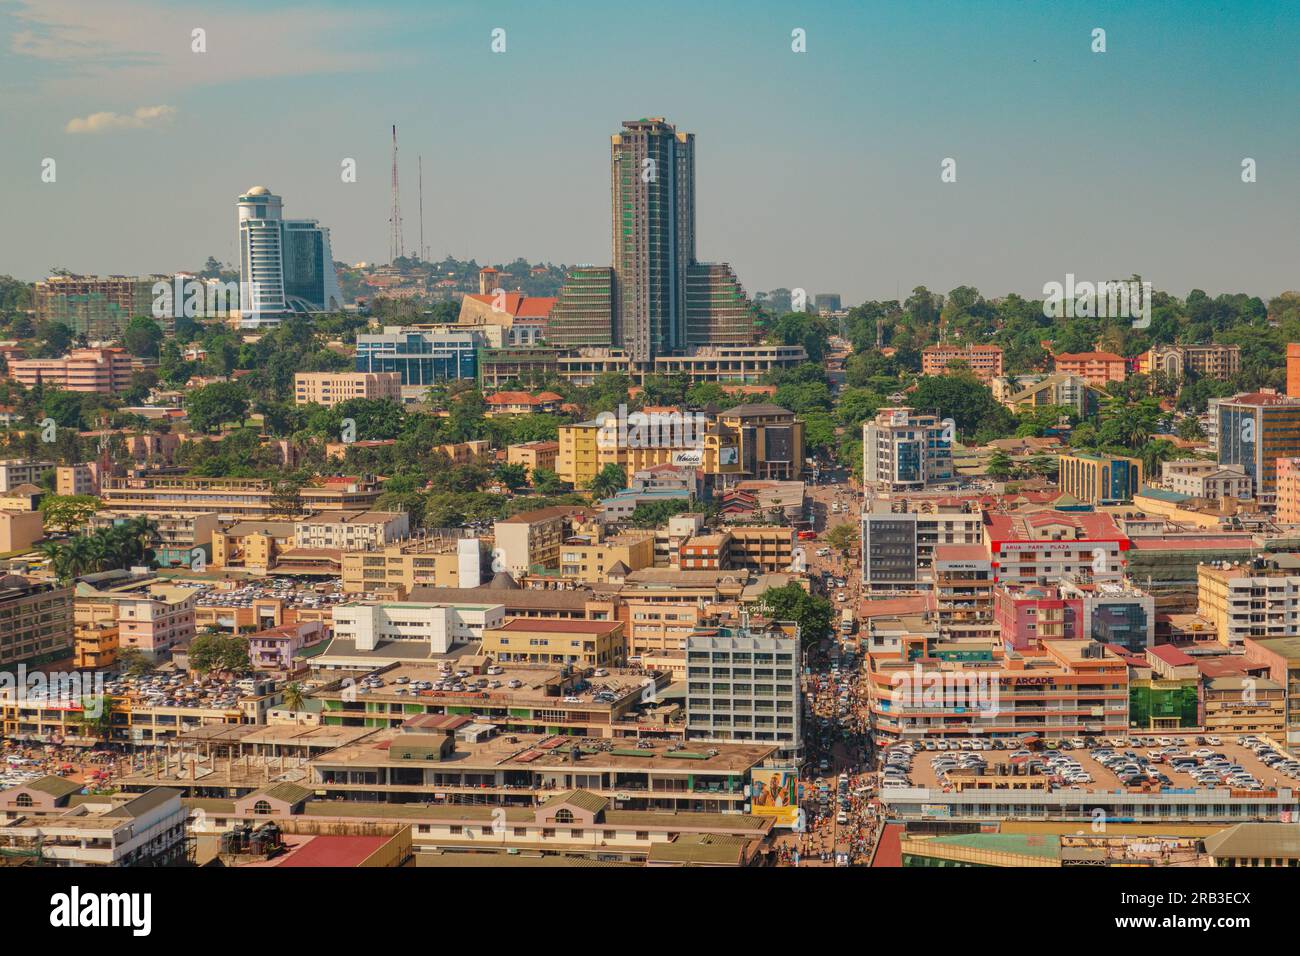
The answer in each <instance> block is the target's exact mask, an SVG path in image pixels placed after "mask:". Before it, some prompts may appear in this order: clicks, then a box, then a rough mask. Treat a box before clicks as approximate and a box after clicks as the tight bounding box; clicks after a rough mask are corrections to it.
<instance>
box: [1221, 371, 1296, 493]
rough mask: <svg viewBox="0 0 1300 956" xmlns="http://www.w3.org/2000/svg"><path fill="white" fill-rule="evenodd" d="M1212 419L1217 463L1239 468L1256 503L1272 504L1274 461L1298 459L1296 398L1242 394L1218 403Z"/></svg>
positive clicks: (1274, 484)
mask: <svg viewBox="0 0 1300 956" xmlns="http://www.w3.org/2000/svg"><path fill="white" fill-rule="evenodd" d="M1215 417H1216V425H1217V427H1216V429H1215V432H1216V434H1217V436H1218V451H1219V464H1221V465H1240V466H1242V468H1243V469H1245V472H1246V474H1247V475H1249V476H1250V477H1251V478H1252V479H1254V482H1255V494H1256V496H1257V497H1258V498H1259V500H1260V502H1261V503H1264V504H1272V503H1273V501H1274V499H1275V496H1276V494H1277V462H1278V459H1279V458H1295V457H1297V456H1300V398H1291V397H1289V396H1287V395H1278V394H1277V393H1276V392H1272V391H1268V392H1246V393H1243V394H1241V395H1234V396H1233V397H1232V398H1225V399H1222V400H1221V401H1219V403H1218V405H1217V406H1216V408H1215Z"/></svg>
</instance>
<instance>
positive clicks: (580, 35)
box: [0, 0, 1300, 304]
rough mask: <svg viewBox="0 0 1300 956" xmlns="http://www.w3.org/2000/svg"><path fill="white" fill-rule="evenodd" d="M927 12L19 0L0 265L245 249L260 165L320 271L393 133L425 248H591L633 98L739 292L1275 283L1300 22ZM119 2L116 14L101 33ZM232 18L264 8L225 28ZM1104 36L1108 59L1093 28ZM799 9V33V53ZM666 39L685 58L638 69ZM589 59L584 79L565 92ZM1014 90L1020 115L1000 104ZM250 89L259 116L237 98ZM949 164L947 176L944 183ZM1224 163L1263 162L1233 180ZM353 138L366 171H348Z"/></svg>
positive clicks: (180, 264)
mask: <svg viewBox="0 0 1300 956" xmlns="http://www.w3.org/2000/svg"><path fill="white" fill-rule="evenodd" d="M918 7H919V9H918V10H917V11H915V12H912V11H907V12H903V11H900V10H895V9H890V8H877V7H869V8H862V9H859V8H857V7H855V6H852V5H848V4H826V5H824V6H822V7H820V8H818V9H817V10H813V11H799V12H797V13H795V12H789V13H785V12H782V11H781V9H780V8H778V7H776V6H775V5H767V4H761V5H757V6H754V7H743V8H742V7H740V6H739V5H735V4H724V5H721V6H719V7H718V8H716V9H714V10H710V11H706V12H704V13H699V12H698V11H694V12H692V19H691V21H690V22H691V29H689V30H681V31H675V30H673V28H672V24H673V22H674V16H675V15H680V16H685V15H686V13H687V10H686V8H685V7H684V6H677V5H673V4H669V5H668V7H667V8H666V9H665V15H664V16H663V17H656V18H654V22H641V20H640V19H637V20H635V29H636V30H637V31H638V41H637V42H636V43H635V44H626V45H625V46H623V47H621V46H620V44H619V43H618V42H616V41H617V39H618V38H619V37H621V36H626V35H627V34H626V30H628V29H630V28H632V25H633V20H632V19H629V18H630V16H631V15H630V14H628V13H625V12H622V11H609V10H602V9H600V8H597V7H594V6H592V5H587V4H569V5H566V6H564V7H560V8H550V9H548V10H547V11H540V10H530V9H528V8H527V7H526V6H522V5H511V4H502V5H497V6H494V7H493V8H492V10H491V11H490V12H485V11H478V10H475V9H473V8H472V7H462V6H456V5H448V6H445V7H440V8H439V9H438V10H437V11H434V12H430V11H427V10H424V9H423V8H420V7H417V6H413V5H407V4H390V5H387V6H386V7H385V8H384V9H382V10H379V11H365V12H360V13H349V12H347V11H346V10H345V9H343V7H342V6H341V5H338V4H325V5H322V6H321V8H319V9H317V10H315V11H314V12H313V15H312V16H311V17H310V18H308V19H305V20H304V19H302V18H296V17H295V16H294V11H293V9H292V8H274V9H271V10H267V9H265V8H257V9H254V8H252V7H251V6H245V5H238V4H237V5H233V6H232V7H223V9H222V11H220V12H215V13H214V12H212V11H210V10H208V9H206V8H203V7H202V6H199V5H192V4H191V5H184V4H182V5H175V4H172V5H167V6H166V7H165V8H163V7H161V6H159V5H155V4H151V3H146V2H132V3H122V4H107V3H100V4H96V5H87V4H83V3H79V2H76V0H63V2H59V3H36V2H27V0H9V2H6V3H4V4H0V44H2V45H3V46H4V47H6V48H7V49H8V50H9V51H10V52H11V53H12V54H13V55H12V56H10V57H7V58H6V62H5V63H4V64H0V79H3V80H4V81H5V82H4V83H3V85H2V87H3V89H4V92H3V93H0V102H3V103H4V104H5V110H6V113H7V114H8V115H9V116H10V117H11V121H10V125H11V126H12V128H13V131H14V133H15V134H16V136H17V140H16V141H19V142H21V143H23V146H22V147H21V148H20V149H16V150H12V151H9V153H8V155H6V157H5V158H4V160H3V163H4V167H5V168H4V172H5V175H4V177H3V179H2V180H0V182H2V183H3V185H0V202H3V203H4V205H5V208H6V209H8V210H10V211H11V214H12V215H14V216H16V217H17V218H20V219H22V218H27V219H30V220H32V221H39V222H42V223H44V224H45V227H46V228H45V229H43V230H41V231H40V232H39V233H37V234H36V235H35V236H34V237H33V236H31V235H28V236H25V237H23V238H22V240H21V241H19V239H18V237H17V236H15V235H12V234H11V235H10V236H9V237H7V238H6V240H5V242H4V245H3V246H0V263H3V264H2V265H0V271H3V272H9V273H12V274H14V275H16V276H18V277H20V278H24V279H38V278H42V277H44V275H46V274H47V272H48V270H49V269H51V268H52V267H55V266H63V267H67V268H70V269H72V270H73V271H75V272H80V273H86V274H110V273H121V274H147V273H154V272H162V273H168V272H175V271H180V270H183V269H186V268H196V267H197V266H199V265H201V263H202V261H203V260H204V259H205V258H206V257H207V256H208V255H215V256H217V257H218V258H219V259H220V260H222V261H223V262H230V263H236V262H237V261H238V249H237V243H236V240H235V237H234V236H233V235H232V231H231V230H230V229H229V220H228V219H227V218H226V214H225V213H224V210H225V209H228V206H226V205H225V203H227V202H228V201H229V199H228V197H229V196H231V195H234V194H237V193H238V191H239V190H241V189H244V188H247V186H248V184H249V183H253V182H259V183H260V182H266V183H272V184H280V191H281V192H282V193H287V194H288V201H287V206H288V210H287V214H289V215H293V216H308V217H311V218H315V219H318V220H319V221H320V222H321V223H322V224H323V225H325V226H328V227H329V228H330V230H331V233H332V240H333V243H334V247H335V250H334V251H335V254H336V257H337V258H338V259H340V260H342V261H347V262H356V261H369V262H374V261H381V260H382V259H384V258H386V252H385V251H386V248H387V243H388V233H389V227H388V221H387V220H388V210H389V154H388V150H389V146H390V140H389V132H390V131H389V127H390V125H391V124H392V123H394V122H395V123H396V125H397V126H398V127H399V131H400V135H401V137H402V154H401V155H402V168H401V174H402V177H403V179H404V180H405V181H406V184H407V189H406V204H405V205H406V209H405V211H404V219H405V226H406V240H407V243H408V245H411V246H413V245H414V244H415V233H414V229H415V225H414V224H415V222H416V219H417V216H416V210H415V202H414V200H415V195H414V190H413V189H412V188H411V187H412V186H413V185H414V183H415V174H416V161H415V160H416V157H417V156H418V157H422V162H423V167H424V170H423V172H424V179H425V183H424V192H425V203H424V205H425V212H424V215H425V236H426V243H427V244H428V245H429V247H430V249H431V257H432V258H434V259H435V260H438V259H441V258H442V257H443V256H445V255H454V256H457V257H460V258H467V259H468V258H475V259H477V260H478V261H494V262H502V261H510V260H511V259H513V258H515V257H520V256H521V257H524V258H527V259H529V260H530V261H534V262H536V261H550V262H554V263H566V264H576V263H588V262H602V261H604V260H605V257H606V255H607V253H606V252H605V250H606V249H607V248H608V247H607V246H606V245H605V235H606V233H605V227H606V226H605V224H606V223H607V222H608V220H607V219H606V218H605V217H606V215H607V214H608V207H606V205H605V203H606V202H607V201H608V200H607V198H606V197H607V194H606V192H605V191H604V189H593V188H592V186H591V184H592V182H593V181H595V182H602V181H603V179H604V176H605V175H606V172H607V170H606V169H603V168H602V167H603V165H604V164H603V161H602V157H601V156H600V151H599V150H596V149H592V146H591V144H592V143H593V142H596V141H597V137H603V136H607V135H608V132H609V128H610V126H611V124H615V123H617V122H619V121H620V120H622V119H624V118H626V117H629V116H667V117H671V118H672V121H673V122H674V123H675V124H677V125H678V126H679V127H681V128H685V129H690V130H692V131H693V132H695V133H698V134H701V135H704V136H706V138H707V141H708V144H709V146H708V149H707V150H705V151H704V152H702V153H701V155H700V157H699V165H698V183H699V187H698V188H699V196H700V202H699V209H698V219H699V222H698V235H699V237H700V247H699V249H698V258H699V259H701V260H706V261H713V260H717V261H726V262H729V263H731V265H732V267H733V269H734V271H735V273H736V275H737V277H738V279H739V281H740V283H741V284H742V285H743V286H744V288H745V289H747V290H749V291H750V292H751V293H752V292H756V291H763V290H770V289H773V288H781V287H785V288H796V287H798V288H804V289H806V290H807V291H808V292H809V294H810V295H811V294H812V293H814V292H836V293H839V294H841V295H842V296H843V297H844V301H845V302H846V303H849V304H852V303H855V302H858V301H861V300H863V299H866V298H879V299H892V298H905V297H906V296H907V294H908V293H909V292H910V290H911V288H912V287H913V286H914V285H919V284H924V285H927V286H928V287H929V288H931V289H933V290H935V291H940V292H942V291H947V290H948V289H951V288H954V287H956V286H958V285H973V286H975V287H977V288H979V289H980V290H981V291H982V292H984V293H985V294H986V295H989V296H999V295H1003V294H1006V293H1009V292H1018V293H1020V294H1022V295H1026V296H1032V297H1041V295H1042V292H1041V289H1042V286H1043V284H1044V283H1046V282H1049V281H1061V280H1062V279H1063V277H1064V276H1065V275H1066V274H1067V273H1073V274H1078V275H1084V276H1091V277H1106V276H1124V275H1129V274H1131V273H1139V274H1141V275H1142V276H1143V277H1144V278H1146V279H1148V280H1150V281H1152V282H1153V284H1154V286H1155V287H1156V288H1158V289H1163V290H1167V291H1169V292H1171V293H1173V294H1176V295H1180V296H1185V295H1186V293H1187V292H1188V291H1190V289H1192V288H1201V289H1204V290H1206V291H1208V292H1209V293H1210V294H1211V295H1214V294H1217V293H1219V292H1237V291H1240V292H1246V293H1248V294H1252V295H1259V296H1261V297H1263V298H1265V299H1267V298H1268V297H1270V296H1272V295H1275V294H1277V293H1279V292H1281V291H1284V290H1286V289H1289V288H1294V287H1295V285H1296V283H1295V281H1294V280H1293V279H1292V278H1291V277H1292V276H1293V275H1294V262H1295V251H1296V249H1297V242H1296V239H1295V227H1294V223H1295V222H1296V221H1298V220H1300V199H1298V198H1297V196H1298V194H1297V191H1296V190H1295V188H1294V184H1295V182H1296V181H1297V180H1298V179H1300V166H1298V163H1300V160H1297V156H1298V155H1300V150H1297V149H1296V140H1297V133H1296V131H1295V129H1294V126H1293V124H1280V123H1277V122H1276V119H1275V117H1276V116H1277V115H1279V113H1280V111H1281V109H1282V107H1283V105H1284V104H1285V103H1286V102H1294V99H1295V97H1294V94H1295V92H1296V91H1297V79H1296V77H1295V74H1294V70H1292V69H1291V68H1290V65H1289V60H1288V57H1287V55H1286V52H1285V46H1284V44H1282V43H1280V42H1279V41H1278V37H1281V36H1284V35H1287V34H1288V33H1294V29H1293V28H1294V26H1295V25H1296V19H1297V14H1296V12H1295V11H1294V10H1290V9H1288V8H1286V7H1285V6H1283V5H1282V4H1280V3H1279V4H1271V3H1264V4H1257V5H1254V6H1253V7H1252V8H1251V9H1250V10H1247V11H1244V12H1243V11H1232V12H1231V15H1229V14H1228V13H1225V12H1218V11H1216V10H1215V9H1214V8H1213V7H1212V6H1211V5H1209V4H1194V5H1184V6H1183V7H1181V8H1180V10H1179V12H1178V13H1176V14H1175V13H1173V12H1171V11H1168V10H1165V9H1163V8H1156V7H1153V6H1143V7H1140V8H1136V9H1127V8H1126V9H1118V8H1111V7H1110V6H1108V5H1096V6H1089V7H1085V8H1081V9H1080V10H1078V11H1072V12H1070V13H1068V14H1066V15H1060V14H1059V12H1057V13H1040V12H1038V11H1034V10H1032V9H1031V10H1023V9H1021V8H1019V7H1015V6H1014V5H1011V4H995V5H987V6H986V7H985V8H984V9H982V10H981V11H980V12H979V13H978V14H977V13H974V12H972V11H969V10H963V9H962V8H961V7H959V6H957V5H950V4H921V5H918ZM1013 8H1014V11H1013ZM557 10H558V11H559V12H558V13H557ZM128 12H129V13H132V14H134V16H133V17H132V22H133V26H132V27H131V28H130V29H128V28H126V27H125V26H123V25H120V24H117V23H115V16H116V17H117V18H118V19H120V18H121V16H122V15H123V14H124V13H128ZM566 12H567V13H568V14H569V15H567V16H566V15H564V14H565V13H566ZM1013 12H1014V16H1013ZM236 21H238V22H239V23H244V22H247V23H248V24H250V25H256V26H257V27H258V29H257V30H256V31H255V32H256V34H257V36H256V38H255V39H247V38H244V37H242V36H241V41H240V44H239V46H238V48H237V49H235V48H232V47H231V45H230V43H229V40H230V38H231V37H232V36H234V35H236V34H235V32H234V25H235V22H236ZM73 22H76V23H78V24H79V26H77V27H73V26H70V24H71V23H73ZM399 23H400V26H401V29H397V26H398V24H399ZM201 24H207V25H206V26H205V27H203V28H204V29H205V30H206V31H207V32H206V52H204V53H201V54H200V53H195V52H192V50H191V44H192V41H191V31H192V29H193V28H194V27H196V26H199V25H201ZM1175 24H1176V25H1177V27H1178V30H1177V31H1173V30H1171V29H1170V27H1171V26H1172V25H1175ZM578 25H580V26H581V29H577V28H576V27H577V26H578ZM1098 26H1100V27H1103V28H1104V29H1106V30H1107V38H1108V50H1107V52H1106V53H1104V54H1099V53H1094V52H1092V50H1091V49H1090V43H1091V31H1092V30H1093V29H1094V28H1095V27H1098ZM497 28H500V29H504V30H505V31H506V34H505V37H504V38H503V39H504V43H505V49H504V52H502V53H493V52H492V43H493V35H492V31H493V30H494V29H497ZM794 29H801V30H804V31H806V44H807V47H806V48H807V52H805V53H795V52H793V51H792V49H791V46H792V41H791V31H792V30H794ZM290 36H292V37H293V38H294V41H295V42H294V43H293V44H287V43H286V40H287V38H288V37H290ZM345 43H346V48H345V47H344V44H345ZM271 54H275V55H274V56H272V55H271ZM664 54H668V55H672V56H676V57H682V58H688V59H689V60H690V62H692V63H697V64H698V66H699V68H698V69H694V70H693V71H692V72H691V73H690V75H689V76H687V75H681V76H673V75H667V76H665V75H663V74H662V73H660V72H655V73H653V74H652V73H650V72H649V70H650V68H651V64H652V62H653V61H654V58H655V57H657V56H661V55H664ZM204 58H206V59H204ZM590 72H600V74H601V75H602V76H604V77H605V82H603V83H602V84H600V85H599V87H593V86H591V85H590V84H586V85H578V84H576V83H575V79H576V78H577V77H578V76H580V75H589V74H590ZM466 73H468V74H469V75H473V76H474V78H475V84H474V89H475V92H474V95H473V96H472V97H461V98H460V99H459V100H454V99H453V98H451V97H449V96H436V95H434V94H427V93H424V92H423V91H424V90H426V89H430V88H431V87H430V86H429V83H430V81H432V82H433V83H435V84H436V83H438V82H439V79H438V78H439V77H441V82H442V87H441V88H442V89H444V90H456V89H459V88H460V87H457V86H456V85H454V83H452V82H451V81H452V80H454V79H456V78H458V77H459V76H461V75H465V74H466ZM164 74H165V76H166V78H167V82H166V83H164V84H159V83H157V82H155V81H156V80H157V79H158V77H159V76H162V75H164ZM651 75H653V76H655V82H654V84H653V90H652V92H651V93H648V92H647V90H648V89H650V88H651V84H650V82H649V79H648V77H649V76H651ZM900 78H903V79H902V80H900ZM1008 88H1011V89H1013V90H1014V91H1015V93H1016V95H1017V97H1018V99H1017V109H1016V110H1014V111H1007V110H1004V109H1003V108H1002V107H1001V106H999V105H998V104H999V103H1000V102H1002V101H1003V100H1004V99H1005V98H1006V95H1008V94H1007V91H1008ZM250 97H251V98H259V101H260V102H263V103H264V104H267V105H268V106H270V107H272V108H268V109H264V110H260V111H259V110H250V109H247V108H246V105H245V104H247V103H248V102H249V101H250ZM1126 111H1128V113H1129V115H1131V116H1132V117H1133V118H1132V121H1131V122H1130V123H1129V124H1128V125H1129V126H1130V127H1132V128H1131V129H1130V128H1126V126H1125V125H1124V124H1123V122H1122V118H1123V117H1124V116H1125V115H1126ZM431 114H433V118H432V119H431V118H430V115H431ZM232 116H237V117H238V119H237V121H235V122H232V120H231V117H232ZM232 130H237V131H238V135H232V134H231V131H232ZM1063 147H1064V148H1063ZM45 158H52V159H55V160H56V162H57V164H58V165H57V172H58V175H57V179H56V181H55V182H53V183H49V182H42V181H41V178H40V176H41V168H42V167H41V163H42V161H43V160H44V159H45ZM946 158H954V159H955V160H956V169H957V178H956V182H953V183H943V182H941V179H940V172H941V163H942V161H943V160H944V159H946ZM1245 158H1250V159H1253V160H1255V162H1256V163H1257V170H1258V173H1257V181H1256V182H1253V183H1244V182H1242V179H1241V163H1242V161H1243V159H1245ZM347 159H354V160H355V161H356V164H357V171H358V173H357V181H356V182H355V183H346V182H343V181H342V177H341V176H340V167H341V164H342V163H343V162H344V160H347ZM290 183H292V189H287V188H285V185H286V184H290ZM105 186H108V187H109V188H105ZM150 196H153V197H154V198H145V199H143V200H142V199H141V197H150ZM1189 196H1190V197H1195V198H1194V199H1188V197H1189ZM141 202H143V203H144V215H141V214H140V204H141ZM181 226H183V228H181ZM959 250H960V253H961V254H960V255H958V251H959Z"/></svg>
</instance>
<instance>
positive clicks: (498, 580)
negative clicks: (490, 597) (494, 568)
mask: <svg viewBox="0 0 1300 956" xmlns="http://www.w3.org/2000/svg"><path fill="white" fill-rule="evenodd" d="M488 587H490V588H497V589H498V590H503V591H518V590H519V582H518V581H516V580H515V579H514V578H513V577H512V576H511V575H510V572H509V571H498V572H497V573H496V574H494V575H492V580H491V581H489V582H488Z"/></svg>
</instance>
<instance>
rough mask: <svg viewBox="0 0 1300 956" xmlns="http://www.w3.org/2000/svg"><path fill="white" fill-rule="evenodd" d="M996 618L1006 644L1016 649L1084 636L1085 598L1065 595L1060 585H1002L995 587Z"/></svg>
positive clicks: (994, 604) (994, 618)
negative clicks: (1045, 641) (1043, 642)
mask: <svg viewBox="0 0 1300 956" xmlns="http://www.w3.org/2000/svg"><path fill="white" fill-rule="evenodd" d="M993 620H994V622H995V623H996V624H997V627H998V633H999V634H1000V635H1001V637H1002V643H1003V646H1005V647H1008V648H1011V649H1013V650H1017V651H1019V650H1024V649H1025V648H1027V647H1036V646H1037V645H1038V642H1039V641H1041V640H1050V641H1060V640H1073V639H1075V638H1078V637H1082V636H1083V599H1082V598H1067V597H1063V596H1062V595H1061V591H1060V589H1059V588H1053V587H1037V586H1030V587H1021V586H1019V585H1015V584H1006V585H1000V586H998V587H996V588H994V590H993Z"/></svg>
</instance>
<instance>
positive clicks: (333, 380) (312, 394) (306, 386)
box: [293, 372, 402, 408]
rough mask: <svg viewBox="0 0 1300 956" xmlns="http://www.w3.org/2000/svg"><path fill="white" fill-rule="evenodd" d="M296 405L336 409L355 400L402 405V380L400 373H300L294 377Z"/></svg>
mask: <svg viewBox="0 0 1300 956" xmlns="http://www.w3.org/2000/svg"><path fill="white" fill-rule="evenodd" d="M293 390H294V396H293V400H294V404H295V405H324V406H325V407H326V408H333V407H334V406H335V405H338V404H339V403H341V402H348V401H351V400H352V399H354V398H364V399H368V400H370V401H379V400H385V399H386V400H388V401H394V402H396V401H401V398H402V376H401V375H400V374H398V373H397V372H297V373H295V374H294V376H293Z"/></svg>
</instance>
